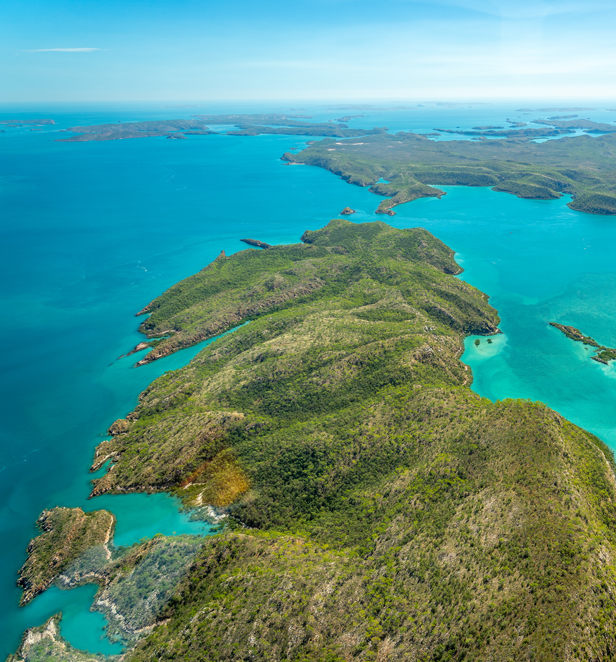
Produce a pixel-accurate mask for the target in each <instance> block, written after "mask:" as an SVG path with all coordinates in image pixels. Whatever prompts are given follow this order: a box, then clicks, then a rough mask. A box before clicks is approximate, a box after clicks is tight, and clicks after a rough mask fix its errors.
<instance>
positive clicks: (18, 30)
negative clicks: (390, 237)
mask: <svg viewBox="0 0 616 662" xmlns="http://www.w3.org/2000/svg"><path fill="white" fill-rule="evenodd" d="M615 25H616V0H584V1H583V2H582V1H579V0H549V1H548V0H533V1H529V0H493V1H485V0H438V1H436V2H415V1H414V0H378V1H376V0H371V1H366V0H284V1H282V0H216V1H213V0H53V1H52V0H2V2H0V103H1V102H49V101H53V102H73V101H84V102H96V101H148V100H157V101H185V100H203V101H206V100H210V101H212V100H224V101H226V100H259V99H263V100H273V99H281V100H282V99H284V100H291V99H297V100H303V99H309V100H310V99H312V100H319V99H340V100H347V99H356V100H367V99H375V98H380V99H409V100H417V101H426V100H436V101H439V100H496V99H503V100H506V99H516V100H518V99H520V100H522V99H528V100H530V99H545V100H549V99H554V100H556V99H562V100H576V99H587V100H589V99H592V100H604V99H605V100H608V99H616V86H615V83H616V39H614V37H613V32H614V26H615Z"/></svg>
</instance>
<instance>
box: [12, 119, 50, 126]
mask: <svg viewBox="0 0 616 662" xmlns="http://www.w3.org/2000/svg"><path fill="white" fill-rule="evenodd" d="M0 124H2V125H4V126H49V125H51V124H55V121H54V120H0Z"/></svg>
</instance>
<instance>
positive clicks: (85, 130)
mask: <svg viewBox="0 0 616 662" xmlns="http://www.w3.org/2000/svg"><path fill="white" fill-rule="evenodd" d="M65 131H68V132H72V133H76V134H79V135H76V136H71V137H70V138H59V139H58V142H90V141H93V140H94V141H101V140H127V139H130V138H153V137H162V136H165V137H182V136H181V135H180V134H178V133H176V132H178V131H198V132H199V134H200V135H203V134H204V133H214V132H213V131H209V129H208V128H207V126H205V124H204V122H201V121H197V120H163V121H148V122H119V123H117V124H96V125H92V126H72V127H70V128H68V129H65Z"/></svg>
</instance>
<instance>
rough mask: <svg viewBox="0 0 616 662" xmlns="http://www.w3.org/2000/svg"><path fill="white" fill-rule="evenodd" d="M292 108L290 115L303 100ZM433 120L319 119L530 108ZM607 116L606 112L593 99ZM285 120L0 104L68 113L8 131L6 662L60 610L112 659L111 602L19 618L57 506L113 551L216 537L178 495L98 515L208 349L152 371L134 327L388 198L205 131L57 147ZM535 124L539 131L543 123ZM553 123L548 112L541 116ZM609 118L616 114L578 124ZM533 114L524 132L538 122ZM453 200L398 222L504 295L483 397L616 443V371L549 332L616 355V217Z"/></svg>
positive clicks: (272, 144)
mask: <svg viewBox="0 0 616 662" xmlns="http://www.w3.org/2000/svg"><path fill="white" fill-rule="evenodd" d="M290 105H293V104H290ZM524 105H525V104H517V105H515V106H513V107H512V108H499V107H476V108H471V109H469V108H455V109H451V108H442V107H430V108H422V109H416V110H413V111H402V110H398V111H392V112H388V113H383V112H369V111H352V110H334V111H330V110H327V109H325V108H319V109H312V110H311V109H307V110H306V111H305V114H312V115H314V116H315V118H319V119H333V118H336V117H341V116H343V115H346V114H359V113H366V114H368V115H369V117H367V118H361V119H357V120H352V121H350V122H349V124H350V125H351V126H362V127H368V128H370V127H372V126H375V125H376V126H383V125H386V126H388V127H389V128H390V130H393V131H398V130H403V129H404V130H406V129H413V130H420V131H425V132H428V131H431V130H432V129H433V128H435V127H444V128H454V127H457V126H460V127H461V128H463V129H466V128H471V127H472V126H476V125H487V124H502V123H503V121H504V119H505V118H506V117H512V118H516V117H517V115H519V113H518V114H517V115H516V113H515V112H514V109H515V108H519V107H523V106H524ZM589 105H592V104H589ZM263 110H267V111H276V110H288V105H286V106H285V105H282V104H279V106H278V108H277V107H275V106H271V107H267V108H265V107H263V108H258V107H254V106H253V107H245V108H241V107H239V106H234V107H233V108H230V107H225V108H221V107H202V108H194V109H164V108H156V107H153V106H150V107H147V108H146V107H142V108H138V107H129V106H124V107H112V106H108V107H102V106H101V107H98V108H93V107H86V106H84V107H81V108H78V107H66V106H57V107H47V108H41V107H29V108H25V107H24V108H17V107H13V108H9V107H0V116H2V117H5V118H6V119H12V118H19V117H36V116H39V117H51V118H53V119H55V120H56V121H57V123H58V124H57V126H56V127H48V128H45V129H44V130H43V131H40V132H39V131H36V132H33V131H30V130H28V129H7V130H6V132H5V133H0V155H1V156H0V226H1V232H2V242H1V244H0V251H1V254H0V282H1V283H2V287H1V289H0V302H1V306H2V307H1V310H2V311H3V313H4V315H3V321H4V323H3V325H2V327H1V328H0V347H2V348H3V349H4V351H3V353H2V355H0V374H1V375H2V381H1V384H0V403H1V404H2V422H1V428H0V451H1V453H0V458H1V460H0V532H1V533H2V540H3V545H2V546H0V657H3V656H4V655H6V654H7V653H9V652H11V651H13V650H14V649H15V648H16V646H17V644H18V641H19V637H20V636H21V633H22V632H23V630H24V629H25V628H26V627H28V626H31V625H38V624H40V623H42V622H43V621H44V620H45V619H46V618H48V617H49V616H50V615H51V614H53V613H55V612H57V611H60V610H62V611H63V612H64V614H65V618H64V620H63V626H62V628H63V630H62V631H63V633H64V634H65V636H67V638H68V639H69V641H71V642H72V643H73V644H74V645H76V646H79V647H83V648H89V649H90V650H93V651H94V650H100V651H103V652H111V651H113V650H117V647H115V648H114V647H113V646H111V645H110V644H109V643H108V642H105V641H104V640H102V639H101V635H102V627H103V626H104V621H103V619H102V616H100V615H99V614H92V613H89V612H88V611H87V610H88V607H89V605H90V604H91V603H92V596H93V593H94V590H95V587H84V588H82V589H79V590H73V591H68V592H67V591H59V590H57V589H52V590H50V591H48V592H47V593H45V594H44V595H42V596H39V597H38V598H36V599H35V600H34V601H33V602H32V603H31V604H30V605H28V606H27V607H26V608H25V609H19V608H18V607H17V603H18V599H19V591H18V589H17V587H16V586H15V580H16V572H17V570H18V568H19V567H20V566H21V564H22V563H23V561H24V559H25V549H26V545H27V542H28V540H29V539H30V538H31V537H32V536H33V535H35V533H36V531H35V526H34V523H35V521H36V518H37V517H38V515H39V513H40V511H41V510H42V509H43V508H46V507H51V506H55V505H63V506H81V507H83V508H85V509H89V510H92V509H97V508H108V509H110V510H112V511H113V512H114V513H115V514H116V515H117V517H118V527H117V531H116V537H115V542H116V544H130V543H132V542H135V541H137V540H139V539H141V538H142V537H149V536H152V535H154V534H155V533H157V532H162V533H166V534H172V533H173V532H176V533H185V532H190V531H193V532H199V531H201V527H202V525H197V524H195V523H192V522H189V521H188V519H187V518H186V517H185V516H183V515H181V514H179V512H178V509H177V504H176V503H175V501H174V500H173V499H171V498H170V497H168V496H165V495H155V496H145V495H130V496H105V497H99V498H97V499H94V500H91V501H88V500H87V495H88V493H89V480H90V479H91V477H92V476H91V475H90V474H88V467H89V465H90V463H91V459H92V453H93V449H94V447H95V446H96V444H97V443H99V442H100V441H101V439H102V438H104V435H105V430H106V429H107V428H108V426H109V424H110V423H111V422H112V421H113V420H115V419H116V418H119V417H122V416H124V415H125V414H126V413H127V412H128V411H130V410H131V409H132V408H133V407H134V406H135V404H136V403H137V396H138V394H139V392H140V391H141V390H143V389H144V388H145V387H146V386H147V385H148V384H149V383H150V382H151V381H152V380H153V379H154V378H155V377H156V376H158V375H159V374H161V373H162V372H164V371H166V370H170V369H174V368H177V367H180V366H181V365H184V364H185V363H186V362H187V361H188V360H190V358H191V357H192V356H194V355H195V354H196V352H197V351H198V348H192V349H190V350H185V351H184V352H180V353H178V354H176V355H174V356H171V357H168V358H166V359H163V360H161V361H158V362H156V363H153V364H151V365H148V366H144V367H142V368H138V369H134V368H132V364H133V363H134V360H135V357H134V356H133V357H128V358H124V359H121V360H117V357H118V356H120V355H121V354H124V353H125V352H126V351H127V350H129V349H131V348H132V347H133V346H134V345H135V344H136V343H137V342H139V340H140V336H139V334H138V333H137V331H136V329H137V326H138V322H139V320H138V319H136V318H135V317H134V313H135V312H136V311H138V310H140V309H141V308H142V307H143V306H144V305H145V304H146V303H148V302H149V301H150V300H151V299H152V298H154V297H155V296H156V295H157V294H159V293H160V292H162V291H163V290H165V289H166V288H167V287H169V286H170V285H172V284H173V283H175V282H177V281H178V280H179V279H181V278H183V277H185V276H188V275H190V274H191V273H194V272H195V271H197V270H199V269H201V268H202V267H203V266H204V265H205V264H207V263H208V262H210V261H211V260H212V259H214V258H215V257H216V256H217V255H218V253H219V252H220V251H221V250H223V249H224V250H225V251H226V252H227V253H231V252H234V251H237V250H241V249H243V248H244V247H245V246H244V245H243V244H241V243H240V242H239V239H240V238H241V237H244V236H250V237H254V238H258V239H261V240H264V241H267V242H270V243H283V242H290V241H297V240H298V239H299V237H300V236H301V234H302V233H303V232H304V230H306V229H316V228H318V227H321V226H322V225H324V224H325V223H326V222H327V221H328V220H330V219H331V218H334V217H336V216H337V215H338V213H339V212H340V210H341V209H342V208H343V207H345V206H347V205H348V206H351V207H353V208H354V209H356V210H358V213H357V214H356V215H355V216H353V217H352V219H353V220H355V221H358V222H363V221H372V220H375V218H378V217H375V216H374V213H373V212H374V210H375V209H376V207H377V205H378V202H379V199H378V198H377V197H376V196H374V195H372V194H371V193H369V192H368V191H367V190H365V189H361V188H358V187H354V186H350V185H348V184H346V183H345V182H343V181H342V180H340V179H338V178H337V177H335V176H333V175H331V174H330V173H327V172H325V171H323V170H320V169H317V168H309V167H305V166H285V165H284V164H283V163H282V162H281V161H280V159H279V157H280V155H281V154H282V153H283V152H285V151H287V150H288V149H289V148H291V147H293V146H301V145H303V144H304V143H305V142H306V140H307V138H305V137H303V138H296V137H289V136H260V137H257V138H241V137H229V136H195V137H191V138H189V139H187V140H178V141H172V140H165V139H163V138H152V139H139V140H126V141H114V142H98V143H97V142H91V143H72V144H71V143H68V144H66V143H58V142H54V139H55V138H57V137H63V135H66V134H58V133H57V131H58V129H61V128H65V127H68V126H71V125H76V124H92V123H102V122H111V121H117V120H118V119H121V120H122V121H128V120H142V119H157V118H171V117H189V116H190V115H191V114H193V113H196V112H222V111H226V112H247V111H253V112H255V111H256V112H260V111H263ZM541 115H542V113H538V114H537V116H541ZM543 115H545V113H543ZM580 116H584V117H591V118H592V119H596V120H597V121H610V120H612V119H614V118H616V114H614V113H611V114H610V113H606V112H605V111H597V112H595V113H580ZM529 117H530V116H524V117H522V118H521V119H526V120H527V119H529ZM446 190H447V191H448V195H446V196H445V197H444V198H443V199H442V200H440V201H439V200H436V199H427V200H419V201H416V202H413V203H410V204H407V205H405V206H401V207H397V208H396V211H397V215H396V216H394V217H393V218H388V219H387V220H388V222H390V223H392V224H393V225H396V226H399V227H415V226H418V225H421V226H423V227H426V228H427V229H428V230H430V231H431V232H433V233H434V234H435V235H436V236H438V237H439V238H441V239H442V240H443V241H445V242H446V243H447V244H449V245H450V246H451V247H452V248H454V249H455V250H456V251H457V253H458V260H459V261H460V263H461V264H462V265H463V266H464V268H465V272H464V274H463V276H462V277H463V278H464V279H466V280H468V281H469V282H470V283H472V284H473V285H475V286H477V287H479V288H480V289H482V290H483V291H485V292H487V293H488V294H490V295H491V297H492V303H493V305H495V307H496V308H498V310H499V311H500V314H501V317H502V324H501V328H502V330H503V331H504V335H503V336H500V337H499V338H498V339H497V340H495V342H494V343H493V344H492V345H488V344H487V343H486V342H485V340H483V341H482V343H481V344H480V346H479V348H476V347H475V346H474V345H473V344H472V339H470V340H469V341H468V343H469V344H468V349H467V352H466V353H465V355H464V360H465V361H466V362H468V363H469V364H470V365H471V366H472V368H473V371H474V377H475V381H474V385H473V387H474V388H475V390H477V391H478V392H479V393H481V394H482V395H485V396H487V397H490V398H492V399H497V398H503V397H528V398H533V399H540V400H542V401H544V402H546V403H548V404H549V405H550V406H552V407H554V408H555V409H557V410H558V411H560V412H561V413H563V414H564V415H566V416H567V417H569V418H570V419H571V420H573V421H574V422H576V423H578V424H580V425H582V426H584V427H586V428H588V429H590V430H592V431H593V432H595V433H597V434H599V436H601V437H602V438H603V439H604V440H605V441H607V442H608V443H609V444H610V445H611V446H612V447H616V434H615V432H614V420H615V418H614V414H615V413H616V412H615V408H614V402H615V396H616V372H615V370H614V369H613V368H612V367H609V368H605V367H602V366H600V365H599V364H597V363H596V362H593V361H590V360H589V359H588V358H587V356H585V354H587V352H585V351H584V349H583V347H581V346H580V345H579V344H575V343H573V342H572V341H569V340H568V339H567V338H565V337H564V336H562V335H561V334H560V333H559V332H558V331H555V330H554V329H552V328H550V327H549V326H548V324H547V322H548V321H560V322H563V323H569V324H573V325H575V326H578V327H580V328H581V329H582V330H583V331H585V332H586V333H588V334H590V335H592V336H593V337H595V338H596V339H597V340H598V341H599V342H601V343H604V344H607V345H612V346H616V326H615V325H614V322H615V321H616V267H615V266H614V264H613V259H612V257H611V255H612V251H611V248H610V247H611V246H613V245H614V242H615V240H616V219H614V218H609V217H597V216H589V215H585V214H580V213H578V212H573V211H571V210H569V209H568V208H567V207H566V202H567V201H566V200H559V201H549V202H545V201H525V200H519V199H517V198H515V197H513V196H510V195H507V194H503V193H495V192H492V191H489V190H487V189H465V188H458V187H446Z"/></svg>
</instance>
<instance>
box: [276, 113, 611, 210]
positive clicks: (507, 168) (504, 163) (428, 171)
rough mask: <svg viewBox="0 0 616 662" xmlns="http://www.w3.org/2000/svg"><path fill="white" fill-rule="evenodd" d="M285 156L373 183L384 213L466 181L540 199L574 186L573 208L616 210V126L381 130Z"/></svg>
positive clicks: (362, 183) (359, 181) (351, 180)
mask: <svg viewBox="0 0 616 662" xmlns="http://www.w3.org/2000/svg"><path fill="white" fill-rule="evenodd" d="M551 123H552V124H553V123H554V122H551ZM611 128H614V127H611ZM283 159H284V160H286V161H289V162H292V163H306V164H308V165H315V166H319V167H321V168H325V169H326V170H329V171H331V172H333V173H335V174H337V175H339V176H341V177H342V178H343V179H345V180H346V181H348V182H349V183H351V184H357V185H359V186H370V190H371V191H373V192H374V193H377V194H378V195H383V196H387V198H388V199H387V200H384V201H383V202H381V204H380V205H379V207H378V209H377V213H388V212H389V213H393V212H391V209H392V207H395V206H396V205H399V204H402V203H404V202H409V201H411V200H416V199H417V198H425V197H440V196H441V195H443V191H441V190H440V189H438V188H434V187H436V186H439V185H452V184H459V185H462V186H490V187H492V188H493V189H494V190H495V191H503V192H505V193H512V194H514V195H517V196H519V197H521V198H534V199H540V200H549V199H555V198H559V197H560V196H561V195H562V194H563V193H569V194H572V195H573V200H572V201H571V202H570V203H569V206H570V207H571V208H572V209H576V210H578V211H583V212H587V213H590V214H616V134H611V135H605V136H600V137H596V138H591V137H590V136H587V135H584V136H576V137H573V138H560V139H558V140H548V141H546V142H544V143H535V142H532V141H528V140H524V139H522V138H512V139H509V140H482V141H480V142H474V141H470V140H456V141H442V142H434V141H432V140H429V139H428V138H426V137H424V136H421V135H417V134H413V133H398V134H396V135H389V134H381V135H377V136H366V137H365V138H362V142H361V143H353V142H351V141H344V142H334V141H328V140H321V141H319V142H317V143H315V144H313V145H310V146H309V147H307V148H306V149H304V150H302V151H301V152H298V153H297V154H292V153H290V152H287V153H286V154H284V156H283ZM381 179H384V180H386V181H387V182H388V183H383V182H380V180H381Z"/></svg>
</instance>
